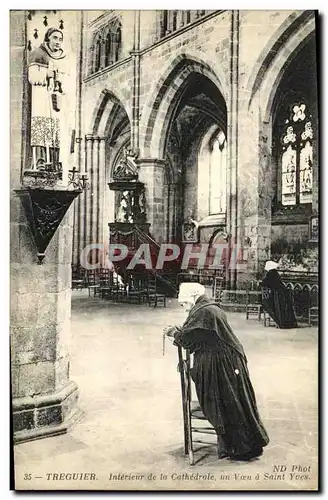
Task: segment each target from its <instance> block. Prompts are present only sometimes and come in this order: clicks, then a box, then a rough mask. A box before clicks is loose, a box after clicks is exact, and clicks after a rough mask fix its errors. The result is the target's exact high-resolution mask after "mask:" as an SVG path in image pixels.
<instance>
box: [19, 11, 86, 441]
mask: <svg viewBox="0 0 328 500" xmlns="http://www.w3.org/2000/svg"><path fill="white" fill-rule="evenodd" d="M10 24H11V29H10V36H11V40H10V45H11V48H10V50H11V55H10V60H11V69H10V76H11V93H10V97H11V159H10V166H11V172H10V173H11V189H10V203H11V213H10V227H11V255H10V260H11V276H10V284H11V294H10V298H11V304H10V307H11V311H10V312H11V320H10V323H11V324H10V330H11V331H10V343H11V374H12V380H11V389H12V407H13V432H14V440H15V442H22V441H27V440H30V439H36V438H40V437H46V436H51V435H56V434H61V433H64V432H66V431H67V430H68V429H69V428H70V426H71V425H72V424H73V423H75V422H76V421H77V420H78V419H79V418H80V417H81V415H82V414H81V412H80V411H79V409H78V406H77V400H78V389H77V386H76V384H75V383H74V382H72V381H71V380H70V378H69V337H70V314H71V288H70V286H71V252H72V222H73V207H71V208H70V210H69V212H68V213H67V214H66V216H65V218H64V220H63V221H62V223H61V225H60V227H59V228H58V230H57V232H56V233H55V236H54V237H53V239H52V241H51V242H50V244H49V246H48V248H47V250H46V256H45V259H44V261H43V262H44V264H43V265H39V264H38V263H37V249H36V247H35V244H34V242H33V240H32V236H31V231H30V229H29V226H28V223H27V220H26V217H25V213H24V210H23V208H22V205H21V202H20V199H19V197H18V196H16V195H15V193H14V189H19V188H20V187H21V169H22V168H24V158H22V150H24V149H25V147H26V137H25V135H23V132H22V131H24V130H27V128H28V127H29V126H30V124H29V122H28V119H27V116H28V113H27V112H26V110H27V109H28V105H29V103H28V101H27V92H26V90H27V80H26V60H25V54H26V51H25V50H26V49H25V33H26V25H25V11H11V13H10Z"/></svg>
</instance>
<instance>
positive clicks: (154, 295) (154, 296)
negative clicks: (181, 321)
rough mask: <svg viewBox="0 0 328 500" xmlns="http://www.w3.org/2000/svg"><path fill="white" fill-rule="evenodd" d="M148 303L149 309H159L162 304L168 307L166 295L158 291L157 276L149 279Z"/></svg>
mask: <svg viewBox="0 0 328 500" xmlns="http://www.w3.org/2000/svg"><path fill="white" fill-rule="evenodd" d="M147 301H148V305H149V307H150V306H153V307H157V306H158V304H161V303H162V304H163V306H164V307H166V295H165V293H162V292H160V291H159V290H158V284H157V279H156V276H149V278H148V288H147Z"/></svg>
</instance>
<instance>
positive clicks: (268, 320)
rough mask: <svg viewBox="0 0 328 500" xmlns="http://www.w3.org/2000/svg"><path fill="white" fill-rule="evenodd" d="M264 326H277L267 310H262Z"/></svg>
mask: <svg viewBox="0 0 328 500" xmlns="http://www.w3.org/2000/svg"><path fill="white" fill-rule="evenodd" d="M263 318H264V326H275V327H276V326H277V324H276V322H275V321H274V320H273V319H272V318H271V316H270V314H269V313H268V312H267V311H265V310H264V311H263Z"/></svg>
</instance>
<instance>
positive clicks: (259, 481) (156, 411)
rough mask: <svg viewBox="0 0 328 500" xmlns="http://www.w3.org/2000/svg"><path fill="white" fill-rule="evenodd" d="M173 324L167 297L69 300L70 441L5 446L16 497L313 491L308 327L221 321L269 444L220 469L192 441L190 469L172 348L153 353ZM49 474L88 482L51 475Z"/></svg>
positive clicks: (313, 369)
mask: <svg viewBox="0 0 328 500" xmlns="http://www.w3.org/2000/svg"><path fill="white" fill-rule="evenodd" d="M183 317H184V315H183V312H182V309H181V308H180V307H179V305H178V304H177V302H176V300H174V299H173V300H171V301H170V302H169V303H168V305H167V307H166V308H163V307H158V308H156V309H153V308H149V307H148V306H145V305H123V304H114V303H112V302H107V301H102V300H100V299H97V298H96V299H94V298H88V296H87V292H86V291H76V292H74V295H73V300H72V340H71V347H70V352H71V378H72V380H74V381H75V382H77V384H78V386H79V389H80V407H81V408H82V410H83V411H84V414H85V416H84V418H83V420H82V421H80V422H79V423H78V424H77V425H76V426H75V427H74V428H73V429H72V430H71V431H70V433H69V434H66V435H61V436H58V437H52V438H47V439H43V440H38V441H33V442H29V443H24V444H20V445H17V446H16V447H15V473H16V488H17V489H34V490H38V489H56V490H71V489H73V490H74V489H79V490H81V489H84V490H102V489H108V490H123V489H125V490H130V489H132V490H140V489H144V490H146V489H147V490H181V489H196V490H206V489H208V490H210V489H212V490H238V489H239V490H240V489H246V490H249V489H250V490H252V489H260V490H266V489H269V490H299V491H300V490H313V489H316V488H317V480H316V476H317V394H318V391H317V328H314V327H312V328H309V327H302V328H299V329H295V330H279V329H276V328H274V327H267V328H264V327H263V325H262V324H261V323H260V322H258V321H257V320H256V319H254V320H248V321H246V320H245V316H244V314H241V313H229V314H228V318H229V321H230V323H231V325H232V327H233V329H234V331H235V332H236V334H237V335H238V337H239V338H240V340H241V341H242V343H243V345H244V348H245V351H246V353H247V356H248V362H249V370H250V374H251V379H252V382H253V385H254V388H255V392H256V395H257V401H258V406H259V410H260V414H261V416H262V419H263V421H264V424H265V427H266V429H267V431H268V434H269V436H270V439H271V441H270V444H269V445H268V446H267V447H266V448H265V451H264V454H263V456H262V457H261V458H260V459H255V460H254V461H252V462H248V463H242V462H232V461H230V460H228V459H224V460H220V461H219V460H217V458H216V450H215V446H207V447H201V448H200V449H198V448H197V445H196V465H195V466H193V467H191V466H189V462H188V458H187V457H186V456H185V455H184V451H183V430H182V411H181V394H180V385H179V384H180V381H179V374H178V372H177V358H176V356H177V352H176V348H175V347H174V346H173V345H172V344H170V343H167V344H166V352H165V355H164V356H163V352H162V329H163V326H164V325H166V324H179V323H181V322H182V321H183ZM198 446H199V445H198ZM60 473H89V475H88V474H87V475H85V476H84V478H83V479H80V477H81V476H78V477H77V476H74V477H77V479H73V478H71V479H69V477H70V476H67V477H66V479H55V478H53V476H51V474H60ZM91 473H94V474H95V477H93V476H92V475H90V474H91ZM25 474H31V478H32V479H31V480H28V479H26V480H24V475H25ZM119 474H122V475H123V474H126V475H127V477H125V479H122V478H121V477H122V476H120V475H119ZM191 474H193V475H191ZM59 477H60V476H58V478H59ZM62 477H63V476H62Z"/></svg>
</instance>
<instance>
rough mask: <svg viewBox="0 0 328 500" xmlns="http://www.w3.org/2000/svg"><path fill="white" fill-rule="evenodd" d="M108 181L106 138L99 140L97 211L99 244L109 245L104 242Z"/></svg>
mask: <svg viewBox="0 0 328 500" xmlns="http://www.w3.org/2000/svg"><path fill="white" fill-rule="evenodd" d="M107 189H108V186H107V179H106V137H100V138H99V162H98V211H97V242H98V243H103V244H105V243H107V242H104V241H103V231H102V228H103V220H104V204H105V191H107Z"/></svg>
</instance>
